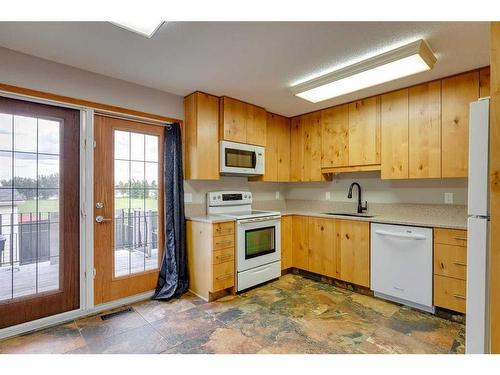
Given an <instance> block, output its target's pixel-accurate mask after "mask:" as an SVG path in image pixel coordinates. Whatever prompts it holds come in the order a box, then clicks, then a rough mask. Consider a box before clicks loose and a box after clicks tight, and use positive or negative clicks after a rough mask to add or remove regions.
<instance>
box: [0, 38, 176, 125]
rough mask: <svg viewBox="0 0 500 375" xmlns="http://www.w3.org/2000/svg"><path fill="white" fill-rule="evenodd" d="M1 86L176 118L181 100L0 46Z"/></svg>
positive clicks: (167, 94)
mask: <svg viewBox="0 0 500 375" xmlns="http://www.w3.org/2000/svg"><path fill="white" fill-rule="evenodd" d="M0 67H1V68H0V83H5V84H9V85H14V86H20V87H25V88H29V89H33V90H40V91H46V92H50V93H54V94H59V95H65V96H71V97H74V98H78V99H85V100H90V101H94V102H99V103H104V104H109V105H115V106H120V107H125V108H129V109H135V110H138V111H143V112H148V113H152V114H157V115H163V116H168V117H173V118H178V119H183V118H184V106H183V98H182V97H181V96H178V95H174V94H170V93H167V92H163V91H159V90H155V89H151V88H148V87H144V86H140V85H136V84H133V83H129V82H125V81H121V80H119V79H114V78H110V77H106V76H103V75H100V74H96V73H91V72H88V71H86V70H82V69H77V68H73V67H71V66H68V65H62V64H59V63H55V62H52V61H48V60H43V59H40V58H37V57H34V56H30V55H26V54H23V53H19V52H15V51H12V50H9V49H6V48H2V47H0Z"/></svg>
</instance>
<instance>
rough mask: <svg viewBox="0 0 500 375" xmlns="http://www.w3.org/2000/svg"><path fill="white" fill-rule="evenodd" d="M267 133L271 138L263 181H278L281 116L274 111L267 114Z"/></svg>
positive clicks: (267, 148)
mask: <svg viewBox="0 0 500 375" xmlns="http://www.w3.org/2000/svg"><path fill="white" fill-rule="evenodd" d="M266 117H267V135H268V136H269V140H268V141H267V142H266V143H267V144H266V154H265V163H266V165H265V171H264V176H263V177H262V178H260V179H261V180H262V181H271V182H276V181H278V147H279V139H280V136H281V134H280V133H281V129H280V127H279V124H278V122H279V120H278V119H279V117H281V116H278V115H275V114H273V113H268V114H267V116H266Z"/></svg>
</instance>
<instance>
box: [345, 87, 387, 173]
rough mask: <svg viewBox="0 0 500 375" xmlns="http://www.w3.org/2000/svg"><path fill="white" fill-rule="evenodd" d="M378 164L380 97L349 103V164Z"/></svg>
mask: <svg viewBox="0 0 500 375" xmlns="http://www.w3.org/2000/svg"><path fill="white" fill-rule="evenodd" d="M375 164H380V97H379V96H376V97H372V98H368V99H362V100H358V101H355V102H353V103H349V165H350V166H361V165H375Z"/></svg>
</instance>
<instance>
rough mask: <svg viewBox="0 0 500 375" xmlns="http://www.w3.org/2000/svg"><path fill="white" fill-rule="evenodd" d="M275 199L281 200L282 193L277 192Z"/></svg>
mask: <svg viewBox="0 0 500 375" xmlns="http://www.w3.org/2000/svg"><path fill="white" fill-rule="evenodd" d="M274 198H275V199H280V192H279V191H277V192H276V194H274Z"/></svg>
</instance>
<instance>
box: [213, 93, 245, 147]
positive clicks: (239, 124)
mask: <svg viewBox="0 0 500 375" xmlns="http://www.w3.org/2000/svg"><path fill="white" fill-rule="evenodd" d="M246 122H247V110H246V104H245V103H243V102H240V101H239V100H236V99H233V98H229V97H227V96H224V97H222V98H221V99H220V126H219V129H220V134H219V136H220V138H221V139H224V140H226V141H232V142H240V143H246V140H247V133H246Z"/></svg>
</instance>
